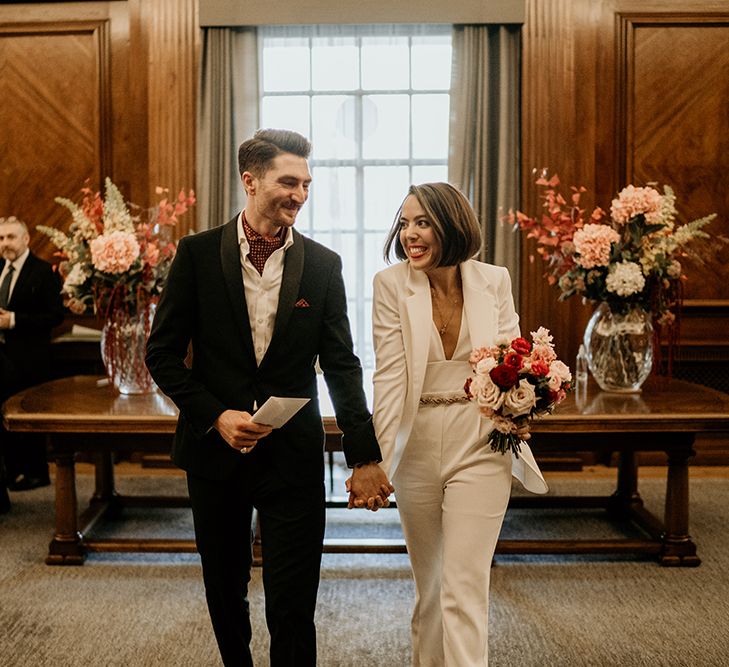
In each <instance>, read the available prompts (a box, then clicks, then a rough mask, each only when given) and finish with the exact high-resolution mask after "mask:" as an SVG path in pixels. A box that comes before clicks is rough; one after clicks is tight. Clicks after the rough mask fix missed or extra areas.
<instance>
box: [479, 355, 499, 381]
mask: <svg viewBox="0 0 729 667" xmlns="http://www.w3.org/2000/svg"><path fill="white" fill-rule="evenodd" d="M496 364H497V361H496V359H494V358H493V357H485V358H484V359H481V361H479V362H478V363H477V364H476V373H478V374H479V375H485V376H488V374H489V371H490V370H491V369H492V368H494V367H495V366H496ZM490 379H491V378H489V380H490Z"/></svg>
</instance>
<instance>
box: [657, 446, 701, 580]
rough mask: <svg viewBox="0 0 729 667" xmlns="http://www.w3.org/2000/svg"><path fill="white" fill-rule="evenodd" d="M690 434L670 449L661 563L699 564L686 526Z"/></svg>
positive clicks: (690, 454)
mask: <svg viewBox="0 0 729 667" xmlns="http://www.w3.org/2000/svg"><path fill="white" fill-rule="evenodd" d="M692 445H693V436H691V439H690V442H689V443H688V445H687V446H686V447H682V448H680V449H670V450H668V451H667V452H666V453H667V454H668V477H667V479H666V509H665V519H664V524H665V527H666V532H665V533H664V534H663V535H662V539H661V541H662V542H663V549H662V551H661V555H660V561H661V565H667V566H679V565H681V566H688V567H695V566H697V565H700V564H701V559H700V558H699V557H698V556H697V555H696V545H695V544H694V543H693V541H692V540H691V537H690V535H689V532H688V528H689V525H688V524H689V475H688V461H689V459H690V458H691V457H692V456H693V455H694V451H693V449H692V448H691V446H692Z"/></svg>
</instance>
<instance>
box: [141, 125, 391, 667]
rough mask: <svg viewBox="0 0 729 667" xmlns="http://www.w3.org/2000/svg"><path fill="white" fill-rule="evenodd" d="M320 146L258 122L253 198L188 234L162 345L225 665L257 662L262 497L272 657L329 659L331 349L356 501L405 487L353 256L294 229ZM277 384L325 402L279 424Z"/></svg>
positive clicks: (177, 443) (252, 146) (246, 183)
mask: <svg viewBox="0 0 729 667" xmlns="http://www.w3.org/2000/svg"><path fill="white" fill-rule="evenodd" d="M310 148H311V147H310V144H309V142H308V140H307V139H305V138H304V137H302V136H301V135H299V134H297V133H296V132H291V131H288V130H259V131H258V132H256V134H255V135H254V137H253V138H252V139H249V140H248V141H245V142H243V144H241V146H240V149H239V151H238V168H239V173H240V175H241V182H242V185H243V187H244V189H245V191H246V194H247V197H248V201H247V205H246V208H245V210H244V211H242V212H241V213H239V214H238V215H236V216H235V217H234V218H233V219H232V220H230V221H229V222H228V223H227V224H224V225H222V226H218V227H214V228H213V229H210V230H209V231H206V232H202V233H200V234H195V235H194V236H188V237H185V238H183V239H182V241H181V242H180V245H179V248H178V251H177V256H176V257H175V261H174V263H173V265H172V269H171V271H170V275H169V279H168V282H167V285H166V287H165V290H164V292H163V293H162V298H161V300H160V303H159V306H158V309H157V313H156V316H155V320H154V324H153V326H152V332H151V335H150V337H149V341H148V343H147V365H148V367H149V370H150V372H151V373H152V377H153V378H154V380H155V382H156V383H157V384H158V386H159V387H160V389H162V391H164V392H165V393H166V394H167V395H168V396H170V397H171V398H172V400H173V401H174V402H175V404H176V405H177V406H178V408H179V409H180V417H179V421H178V425H177V432H176V434H175V440H174V444H173V451H172V458H173V460H174V462H175V463H176V464H177V465H178V466H180V467H181V468H183V469H184V470H186V471H187V484H188V490H189V494H190V501H191V505H192V513H193V520H194V525H195V538H196V542H197V548H198V551H199V552H200V556H201V561H202V567H203V579H204V582H205V593H206V596H207V602H208V610H209V612H210V617H211V620H212V624H213V629H214V631H215V636H216V639H217V642H218V647H219V649H220V653H221V656H222V658H223V662H224V664H225V665H226V667H233V666H235V667H243V666H250V665H252V664H253V662H252V658H251V653H250V648H249V643H250V640H251V624H250V618H249V612H248V599H247V591H248V582H249V581H250V568H251V564H252V556H251V530H250V527H251V518H252V512H253V509H254V508H255V509H256V510H257V513H258V520H259V525H260V529H261V546H262V552H263V586H264V592H265V599H266V622H267V625H268V630H269V633H270V635H271V642H270V658H271V660H270V664H271V667H314V666H315V665H316V633H315V627H314V610H315V606H316V595H317V589H318V585H319V570H320V564H321V554H322V545H323V539H324V524H325V503H324V451H323V446H324V432H323V428H322V421H321V414H320V412H319V401H318V398H317V380H316V370H315V363H316V361H317V359H318V361H319V365H320V366H321V369H322V371H323V373H324V379H325V380H326V382H327V386H328V388H329V394H330V396H331V399H332V403H333V405H334V409H335V412H336V417H337V423H338V426H339V428H340V429H341V430H342V432H343V434H344V435H343V442H342V444H343V448H344V453H345V456H346V459H347V463H348V464H349V465H350V467H353V468H356V469H355V470H354V472H353V476H352V493H353V496H354V499H355V500H358V501H359V502H360V503H361V504H368V505H369V506H370V508H371V509H373V507H372V503H373V502H375V503H376V506H382V505H383V504H387V496H388V495H389V493H390V491H391V490H392V489H391V487H390V485H389V482H388V481H387V478H386V477H385V474H384V473H383V472H382V471H381V469H380V468H379V466H377V465H376V463H375V462H377V461H379V460H380V458H381V457H380V448H379V446H378V444H377V440H376V439H375V433H374V428H373V425H372V419H371V415H370V413H369V411H368V410H367V404H366V400H365V395H364V391H363V388H362V368H361V365H360V363H359V360H358V359H357V357H356V356H355V355H354V352H353V351H352V337H351V333H350V329H349V322H348V319H347V312H346V303H347V301H346V296H345V291H344V282H343V279H342V262H341V259H340V258H339V256H338V255H337V254H335V253H334V252H332V251H331V250H329V249H328V248H325V247H324V246H322V245H320V244H318V243H316V242H314V241H312V240H311V239H308V238H305V237H304V236H302V235H301V234H299V233H298V232H296V231H295V230H294V229H293V226H294V222H295V221H296V216H297V214H298V213H299V210H300V209H301V207H302V206H303V205H304V203H305V202H306V200H307V197H308V193H309V184H310V182H311V175H310V173H309V167H308V162H307V158H308V156H309V151H310ZM217 222H220V221H217ZM190 344H191V345H192V365H191V367H188V366H187V365H186V364H185V360H186V358H187V355H188V346H189V345H190ZM271 396H283V397H300V398H309V399H310V400H309V402H308V403H307V404H306V405H305V406H304V407H303V408H302V409H301V410H300V411H299V412H298V413H297V414H296V415H294V417H293V418H291V420H290V421H289V422H288V423H286V424H284V425H283V426H282V427H281V428H278V429H275V430H272V429H271V427H270V426H266V425H262V424H257V423H255V422H253V421H252V419H251V418H252V415H253V413H254V412H255V410H256V407H257V406H258V407H260V406H262V405H263V404H264V403H265V401H266V400H267V399H268V398H269V397H271Z"/></svg>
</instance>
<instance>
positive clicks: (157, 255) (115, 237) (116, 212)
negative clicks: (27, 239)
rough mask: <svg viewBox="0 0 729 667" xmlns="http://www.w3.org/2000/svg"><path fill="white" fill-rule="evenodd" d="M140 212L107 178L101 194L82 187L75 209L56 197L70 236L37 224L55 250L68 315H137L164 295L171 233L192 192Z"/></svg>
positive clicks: (171, 248) (165, 197) (172, 251)
mask: <svg viewBox="0 0 729 667" xmlns="http://www.w3.org/2000/svg"><path fill="white" fill-rule="evenodd" d="M156 192H157V194H158V195H159V196H160V197H161V198H160V201H159V202H158V203H157V204H156V206H153V207H152V208H150V209H142V208H140V207H138V206H136V205H134V204H131V203H128V202H126V201H125V200H124V197H123V196H122V194H121V192H120V191H119V188H117V186H116V185H114V183H112V181H111V180H110V179H109V178H107V179H106V181H105V187H104V195H103V196H102V194H101V192H93V191H92V190H91V189H90V188H88V187H85V188H83V189H82V190H81V194H82V199H81V202H80V204H77V203H75V202H73V201H71V200H70V199H66V198H64V197H57V198H56V201H57V202H58V203H59V204H61V205H63V206H65V207H66V208H67V209H68V210H69V211H70V212H71V216H72V222H71V224H70V226H69V229H68V232H63V231H61V230H60V229H56V228H53V227H47V226H43V225H39V226H38V229H39V230H41V231H42V232H44V233H45V234H47V235H48V236H49V237H50V239H51V241H52V242H53V244H54V245H55V246H56V247H57V248H58V253H57V255H58V256H59V264H58V268H59V272H60V274H61V277H62V278H63V290H62V291H63V295H64V300H65V304H66V306H67V307H68V308H69V309H70V310H71V312H73V313H76V314H83V313H87V312H93V313H95V314H96V315H98V316H99V317H102V318H108V317H109V315H110V314H111V313H112V312H113V311H114V310H116V309H120V308H124V309H126V310H128V311H129V312H141V311H143V310H144V309H145V308H146V307H147V306H148V305H149V304H150V303H154V302H155V301H156V300H157V299H158V298H159V295H160V294H161V292H162V289H163V287H164V284H165V281H166V279H167V274H168V273H169V269H170V265H171V263H172V259H173V258H174V255H175V251H176V249H177V244H176V242H175V240H174V233H173V228H174V225H175V224H176V223H177V220H178V217H179V216H180V215H182V214H184V213H185V212H186V211H187V210H188V208H189V207H190V206H192V205H193V204H194V203H195V194H194V192H193V191H192V190H190V191H189V192H187V193H186V192H185V191H184V190H182V191H180V193H179V194H178V196H177V197H176V198H173V199H170V198H169V197H168V191H167V190H166V189H163V188H159V187H158V188H157V190H156Z"/></svg>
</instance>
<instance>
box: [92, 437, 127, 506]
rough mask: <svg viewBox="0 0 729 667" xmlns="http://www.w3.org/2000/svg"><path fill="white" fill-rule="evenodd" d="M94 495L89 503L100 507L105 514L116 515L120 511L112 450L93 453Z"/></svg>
mask: <svg viewBox="0 0 729 667" xmlns="http://www.w3.org/2000/svg"><path fill="white" fill-rule="evenodd" d="M94 471H95V472H94V480H95V489H94V495H93V496H92V497H91V501H90V503H89V504H90V505H91V506H93V507H99V508H101V507H102V506H103V511H104V514H105V515H106V516H109V515H114V516H116V515H118V514H119V512H120V511H121V507H120V501H119V496H118V494H117V492H116V487H115V486H114V454H113V452H112V451H104V452H96V453H95V454H94Z"/></svg>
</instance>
